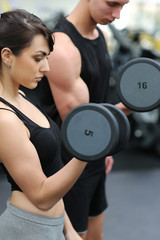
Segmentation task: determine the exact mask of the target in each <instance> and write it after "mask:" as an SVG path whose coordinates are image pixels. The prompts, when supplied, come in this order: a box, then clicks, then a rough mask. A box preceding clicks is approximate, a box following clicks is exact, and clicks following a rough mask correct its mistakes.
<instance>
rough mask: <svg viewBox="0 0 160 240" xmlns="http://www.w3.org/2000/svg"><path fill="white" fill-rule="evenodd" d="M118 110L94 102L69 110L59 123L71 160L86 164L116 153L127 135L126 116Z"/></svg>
mask: <svg viewBox="0 0 160 240" xmlns="http://www.w3.org/2000/svg"><path fill="white" fill-rule="evenodd" d="M120 111H121V110H118V109H117V108H116V107H114V106H111V105H109V104H108V105H105V106H104V105H103V104H94V103H89V104H82V105H80V106H78V107H76V108H74V109H72V110H71V111H70V112H69V114H68V115H67V116H66V118H65V119H64V122H63V124H62V129H61V130H62V139H63V143H64V146H65V147H66V149H67V150H68V151H69V152H70V153H71V154H72V155H73V156H74V157H76V158H78V159H80V160H82V161H88V162H90V161H94V160H98V159H101V158H103V157H106V156H109V155H112V154H114V153H116V152H118V151H119V150H121V149H122V148H123V146H124V145H125V144H126V142H127V141H128V139H129V134H130V132H129V127H128V124H129V123H128V122H127V123H126V121H127V120H126V116H125V115H123V113H120ZM124 116H125V117H124ZM123 117H124V119H123ZM120 121H121V123H119V122H120ZM122 127H123V128H124V129H123V130H121V128H122ZM126 129H127V134H126ZM124 138H125V140H124Z"/></svg>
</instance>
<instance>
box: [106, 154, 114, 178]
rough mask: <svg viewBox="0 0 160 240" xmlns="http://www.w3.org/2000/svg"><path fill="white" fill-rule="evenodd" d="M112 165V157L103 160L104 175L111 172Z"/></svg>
mask: <svg viewBox="0 0 160 240" xmlns="http://www.w3.org/2000/svg"><path fill="white" fill-rule="evenodd" d="M113 163H114V159H113V157H112V156H108V157H106V158H105V164H106V174H109V173H110V171H111V170H112V166H113Z"/></svg>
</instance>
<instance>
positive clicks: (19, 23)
mask: <svg viewBox="0 0 160 240" xmlns="http://www.w3.org/2000/svg"><path fill="white" fill-rule="evenodd" d="M36 34H42V35H43V36H44V37H45V38H46V40H47V41H48V46H49V49H50V52H51V51H53V45H54V40H53V38H52V36H51V31H50V30H49V29H48V28H47V26H46V25H45V24H44V23H43V22H42V20H41V19H40V18H38V17H37V16H35V15H34V14H31V13H29V12H27V11H26V10H22V9H16V10H13V11H8V12H4V13H2V14H1V15H0V52H1V50H2V49H3V48H5V47H8V48H10V49H11V51H12V52H13V54H14V55H16V56H18V55H20V54H21V51H22V50H23V49H24V48H26V47H29V46H30V43H31V41H32V39H33V37H34V36H35V35H36ZM0 63H1V58H0Z"/></svg>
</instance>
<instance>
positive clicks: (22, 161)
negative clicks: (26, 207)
mask: <svg viewBox="0 0 160 240" xmlns="http://www.w3.org/2000/svg"><path fill="white" fill-rule="evenodd" d="M12 120H13V121H6V122H5V124H3V123H2V121H1V123H0V134H1V139H2V141H0V159H1V162H2V163H3V164H4V166H5V167H6V169H7V171H8V172H9V174H10V175H11V177H12V178H13V179H14V181H15V182H16V184H17V185H18V186H19V187H20V188H21V190H22V191H23V192H24V193H25V194H26V195H27V196H28V197H29V199H30V200H31V201H33V202H34V201H36V198H37V193H38V192H39V190H40V187H41V184H42V183H43V181H44V180H45V179H46V177H45V175H44V173H43V171H42V168H41V165H40V161H39V157H38V154H37V152H36V149H35V148H34V146H33V144H32V143H31V141H30V140H29V138H28V135H27V132H26V129H25V126H24V125H23V123H21V122H20V121H19V120H16V119H15V118H14V119H12Z"/></svg>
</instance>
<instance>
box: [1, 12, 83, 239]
mask: <svg viewBox="0 0 160 240" xmlns="http://www.w3.org/2000/svg"><path fill="white" fill-rule="evenodd" d="M0 36H1V37H0V51H1V55H0V135H1V140H0V162H1V164H2V167H3V169H4V171H5V172H6V174H7V178H8V181H9V182H10V184H11V190H12V192H11V197H10V199H9V201H8V204H7V209H6V210H5V212H4V213H2V215H1V216H0V239H7V240H18V239H23V240H31V239H32V240H33V239H35V240H36V239H39V240H44V239H45V240H46V239H47V240H63V239H65V238H66V239H67V240H71V239H74V240H75V239H77V240H78V239H81V238H80V237H79V236H78V234H77V233H76V232H75V231H74V229H73V228H72V225H71V223H70V221H69V219H68V217H67V215H66V214H65V209H64V204H63V200H62V198H63V196H64V195H65V194H66V193H67V192H68V191H69V190H70V188H71V187H72V186H73V184H74V183H75V182H76V180H77V179H78V177H79V176H80V175H81V173H82V171H83V170H84V168H85V166H86V163H85V162H82V161H79V160H77V159H75V158H73V159H72V160H71V161H70V162H69V163H68V164H67V165H65V166H64V167H62V165H61V159H60V146H61V138H60V132H59V129H58V127H57V126H56V125H55V123H54V122H53V121H52V120H51V119H49V118H48V117H47V116H46V115H45V114H44V113H42V111H41V110H39V109H38V108H37V107H36V106H35V105H33V104H32V103H31V102H29V101H28V100H27V99H26V97H25V96H24V95H23V94H22V93H21V92H20V91H19V87H20V85H22V86H24V87H26V88H29V89H33V88H35V87H36V86H37V84H38V82H39V81H40V80H41V78H42V77H43V76H44V74H45V73H46V72H47V71H49V65H48V60H47V58H48V56H49V54H50V52H51V51H52V50H53V39H52V37H51V33H50V31H49V30H48V29H47V28H46V26H45V25H44V24H43V23H42V21H41V20H40V19H39V18H38V17H36V16H35V15H33V14H30V13H28V12H27V11H24V10H14V11H9V12H5V13H3V14H1V18H0ZM64 235H65V237H64Z"/></svg>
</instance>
